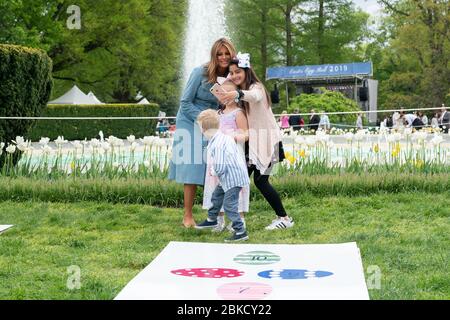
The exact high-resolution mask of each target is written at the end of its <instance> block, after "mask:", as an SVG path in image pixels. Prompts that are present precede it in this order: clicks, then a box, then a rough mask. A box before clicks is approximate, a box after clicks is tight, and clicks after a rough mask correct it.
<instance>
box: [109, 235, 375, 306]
mask: <svg viewBox="0 0 450 320" xmlns="http://www.w3.org/2000/svg"><path fill="white" fill-rule="evenodd" d="M216 299H218V300H259V299H274V300H304V299H306V300H316V299H321V300H322V299H323V300H330V299H333V300H334V299H338V300H344V299H352V300H367V299H369V293H368V290H367V286H366V282H365V278H364V270H363V265H362V261H361V255H360V252H359V249H358V247H357V245H356V243H355V242H352V243H344V244H319V245H275V244H216V243H192V242H170V243H169V244H168V245H167V246H166V247H165V248H164V250H163V251H161V253H160V254H159V255H158V256H157V257H156V258H155V259H154V260H153V261H152V262H151V263H150V264H149V265H148V266H147V267H146V268H145V269H144V270H143V271H142V272H140V273H139V274H138V275H137V276H136V277H135V278H134V279H133V280H132V281H131V282H130V283H129V284H128V285H126V286H125V288H124V289H123V290H122V291H121V292H120V293H119V294H118V296H117V297H116V298H115V300H216Z"/></svg>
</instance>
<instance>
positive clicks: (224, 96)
mask: <svg viewBox="0 0 450 320" xmlns="http://www.w3.org/2000/svg"><path fill="white" fill-rule="evenodd" d="M237 95H238V92H237V91H229V92H217V96H218V98H219V102H220V103H221V104H225V105H227V104H228V103H230V102H231V101H234V99H236V97H237Z"/></svg>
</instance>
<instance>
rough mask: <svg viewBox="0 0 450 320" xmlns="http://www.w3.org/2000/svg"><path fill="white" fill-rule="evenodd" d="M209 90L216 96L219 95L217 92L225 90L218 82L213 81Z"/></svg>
mask: <svg viewBox="0 0 450 320" xmlns="http://www.w3.org/2000/svg"><path fill="white" fill-rule="evenodd" d="M210 91H211V93H212V94H213V95H214V96H215V97H217V98H219V95H218V93H219V92H226V91H225V90H224V89H223V88H222V87H221V86H220V84H218V83H215V84H214V85H213V86H212V88H211V89H210Z"/></svg>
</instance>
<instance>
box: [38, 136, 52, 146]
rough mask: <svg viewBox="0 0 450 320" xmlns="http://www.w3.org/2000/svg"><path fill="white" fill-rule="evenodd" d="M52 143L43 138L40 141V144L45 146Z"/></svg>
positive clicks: (48, 139)
mask: <svg viewBox="0 0 450 320" xmlns="http://www.w3.org/2000/svg"><path fill="white" fill-rule="evenodd" d="M49 142H50V138H41V140H39V144H41V145H43V146H45V145H47V144H48V143H49Z"/></svg>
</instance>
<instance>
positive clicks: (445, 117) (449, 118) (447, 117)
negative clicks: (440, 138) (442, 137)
mask: <svg viewBox="0 0 450 320" xmlns="http://www.w3.org/2000/svg"><path fill="white" fill-rule="evenodd" d="M449 126H450V113H449V112H448V111H447V108H446V107H445V104H442V108H441V118H440V127H441V129H442V130H443V132H444V133H448V129H449Z"/></svg>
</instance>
